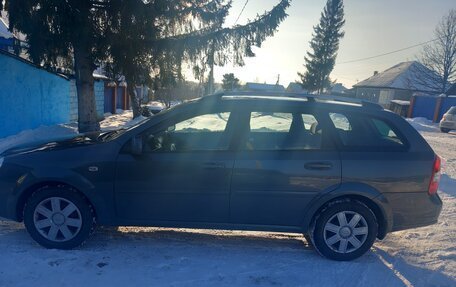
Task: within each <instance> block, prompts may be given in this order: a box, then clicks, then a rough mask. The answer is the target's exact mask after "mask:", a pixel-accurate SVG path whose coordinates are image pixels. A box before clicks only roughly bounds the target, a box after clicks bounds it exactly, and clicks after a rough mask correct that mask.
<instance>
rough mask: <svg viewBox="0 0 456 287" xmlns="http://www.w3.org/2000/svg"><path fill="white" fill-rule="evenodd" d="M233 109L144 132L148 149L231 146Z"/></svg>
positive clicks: (215, 148) (199, 149)
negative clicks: (229, 127)
mask: <svg viewBox="0 0 456 287" xmlns="http://www.w3.org/2000/svg"><path fill="white" fill-rule="evenodd" d="M229 117H230V113H229V112H224V113H213V114H204V115H199V116H195V117H192V118H189V119H186V120H183V121H179V122H177V123H173V124H170V125H169V126H167V127H166V128H164V129H162V130H161V131H159V132H155V133H146V134H145V135H144V141H145V150H146V151H147V152H187V151H216V150H226V149H227V148H228V139H227V137H226V127H227V124H228V120H229Z"/></svg>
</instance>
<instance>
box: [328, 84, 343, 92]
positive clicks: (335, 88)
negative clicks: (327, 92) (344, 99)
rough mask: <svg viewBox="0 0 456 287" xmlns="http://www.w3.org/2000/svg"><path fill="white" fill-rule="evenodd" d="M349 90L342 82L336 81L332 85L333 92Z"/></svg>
mask: <svg viewBox="0 0 456 287" xmlns="http://www.w3.org/2000/svg"><path fill="white" fill-rule="evenodd" d="M346 90H347V88H346V87H344V85H343V84H341V83H335V84H333V85H332V86H331V92H332V93H343V92H345V91H346Z"/></svg>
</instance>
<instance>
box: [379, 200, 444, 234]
mask: <svg viewBox="0 0 456 287" xmlns="http://www.w3.org/2000/svg"><path fill="white" fill-rule="evenodd" d="M385 196H386V197H387V199H388V202H389V204H390V206H391V211H392V215H393V224H392V227H391V230H390V231H399V230H405V229H411V228H417V227H422V226H428V225H432V224H435V223H437V221H438V218H439V216H440V212H441V211H442V200H441V199H440V197H439V196H438V195H437V194H435V195H432V196H430V195H428V194H427V193H426V192H420V193H390V194H386V195H385Z"/></svg>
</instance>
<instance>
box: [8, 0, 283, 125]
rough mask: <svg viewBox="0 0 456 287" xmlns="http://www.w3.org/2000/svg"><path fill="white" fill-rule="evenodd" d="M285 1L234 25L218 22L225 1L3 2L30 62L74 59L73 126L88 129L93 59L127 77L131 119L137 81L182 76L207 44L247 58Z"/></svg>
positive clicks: (270, 30)
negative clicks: (75, 120)
mask: <svg viewBox="0 0 456 287" xmlns="http://www.w3.org/2000/svg"><path fill="white" fill-rule="evenodd" d="M290 1H291V0H281V1H280V2H279V3H278V4H277V5H276V6H275V7H273V8H272V9H271V11H269V12H266V13H265V14H263V15H261V16H258V17H257V18H256V19H254V20H253V21H251V22H249V23H248V24H246V25H243V26H240V25H237V26H235V27H222V24H223V22H224V20H225V17H226V15H227V14H228V10H229V8H230V7H231V1H225V0H150V1H143V0H67V1H62V0H7V1H6V3H7V5H6V6H5V7H6V9H7V10H8V14H9V20H10V28H11V29H14V30H17V31H20V32H22V33H24V34H25V35H26V38H27V42H28V46H29V48H28V51H27V52H28V55H29V57H30V59H31V60H32V61H33V62H35V63H37V64H39V65H44V66H57V65H58V63H60V62H62V59H64V60H65V61H66V62H68V61H73V63H74V73H75V78H76V87H77V93H78V114H79V131H80V132H90V131H97V130H99V125H98V122H97V117H96V108H95V95H94V79H93V75H92V72H93V71H94V69H95V68H96V67H97V66H98V65H99V64H100V63H107V67H108V68H109V69H110V70H111V71H112V73H113V74H123V75H124V76H125V77H126V79H127V80H128V81H129V83H128V84H127V85H128V86H129V87H130V88H129V91H128V92H129V94H130V97H131V98H132V101H131V102H132V104H133V106H134V110H135V116H137V115H138V114H139V113H140V107H139V105H138V103H137V101H136V95H135V89H134V87H135V86H136V84H142V83H144V82H147V81H148V80H151V76H150V75H151V74H152V75H153V76H154V77H155V78H156V79H160V78H164V77H160V76H159V75H160V74H162V75H171V72H170V71H177V76H178V77H179V78H181V76H182V75H181V74H182V73H181V70H182V64H183V63H197V62H200V61H201V59H202V58H204V57H205V55H207V53H208V51H209V50H210V49H209V46H210V45H212V47H216V51H217V55H216V58H217V61H218V62H217V63H223V62H225V63H226V62H227V61H228V60H233V61H235V62H238V63H241V62H242V59H243V57H244V56H252V55H253V53H252V51H251V46H252V45H256V46H260V45H261V43H262V42H263V41H264V40H265V39H266V37H269V36H272V35H273V34H274V32H275V31H276V29H277V27H278V25H279V24H280V23H281V22H282V21H283V20H284V19H285V17H286V16H287V14H286V13H285V10H286V9H287V8H288V6H289V5H290V4H289V2H290ZM5 7H3V8H5ZM213 50H214V49H212V51H213ZM196 70H197V69H195V71H196ZM158 82H159V83H160V81H158Z"/></svg>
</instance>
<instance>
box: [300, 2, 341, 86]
mask: <svg viewBox="0 0 456 287" xmlns="http://www.w3.org/2000/svg"><path fill="white" fill-rule="evenodd" d="M344 24H345V20H344V4H343V0H328V1H327V2H326V6H325V8H324V10H323V12H322V13H321V17H320V23H319V24H318V25H317V26H314V28H313V29H314V32H313V35H312V40H311V41H310V48H311V52H307V56H306V57H304V60H305V65H304V66H305V68H306V71H305V72H304V73H298V75H299V77H300V78H301V80H300V84H301V85H302V87H303V88H304V89H306V90H308V91H310V92H317V93H319V94H321V93H323V92H324V90H325V89H327V88H329V86H330V85H331V80H330V78H329V76H330V74H331V72H332V70H333V69H334V65H335V63H336V57H337V51H338V50H339V40H340V39H341V38H342V37H343V36H344V32H343V31H342V27H343V26H344Z"/></svg>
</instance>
